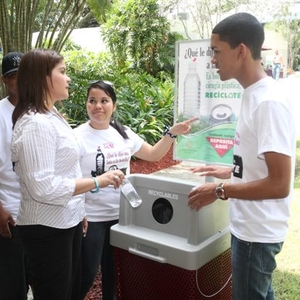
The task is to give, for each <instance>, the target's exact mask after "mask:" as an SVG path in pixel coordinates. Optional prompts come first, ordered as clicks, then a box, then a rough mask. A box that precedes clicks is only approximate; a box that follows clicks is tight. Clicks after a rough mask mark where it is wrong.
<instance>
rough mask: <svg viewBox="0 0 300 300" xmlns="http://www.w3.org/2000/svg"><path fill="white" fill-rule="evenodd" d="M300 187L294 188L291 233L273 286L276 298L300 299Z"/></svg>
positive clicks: (278, 299) (284, 247) (278, 264)
mask: <svg viewBox="0 0 300 300" xmlns="http://www.w3.org/2000/svg"><path fill="white" fill-rule="evenodd" d="M299 217H300V188H296V189H295V190H294V198H293V202H292V209H291V218H290V221H289V226H290V228H289V233H288V235H287V238H286V241H285V243H284V246H283V249H282V251H281V253H279V254H278V255H277V269H276V270H275V273H274V279H273V286H274V289H275V296H276V300H300V221H299V219H300V218H299Z"/></svg>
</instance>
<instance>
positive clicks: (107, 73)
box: [60, 50, 174, 144]
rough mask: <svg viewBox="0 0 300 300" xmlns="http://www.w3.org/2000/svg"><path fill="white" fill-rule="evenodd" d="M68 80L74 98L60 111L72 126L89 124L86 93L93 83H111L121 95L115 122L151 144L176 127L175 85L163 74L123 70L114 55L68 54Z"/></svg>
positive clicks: (64, 103) (66, 56) (118, 100)
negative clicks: (112, 57) (92, 81)
mask: <svg viewBox="0 0 300 300" xmlns="http://www.w3.org/2000/svg"><path fill="white" fill-rule="evenodd" d="M64 58H65V61H66V64H67V73H68V76H69V77H70V78H71V79H72V81H71V84H70V96H69V99H68V100H65V101H64V102H63V107H61V108H60V111H61V112H62V113H65V114H66V115H67V116H68V118H69V123H70V124H71V125H72V126H77V125H79V124H82V123H84V122H86V121H87V119H88V118H87V114H86V91H87V87H88V84H89V81H91V80H100V79H103V80H109V81H112V82H113V83H114V86H115V90H116V95H117V111H116V113H115V118H116V119H117V120H118V121H120V122H121V123H122V124H124V125H127V126H129V127H130V128H131V129H132V130H133V131H134V132H136V133H138V134H139V135H140V136H141V137H142V138H144V139H145V140H146V141H147V142H148V143H150V144H154V143H155V142H157V141H158V140H159V139H160V138H161V133H162V130H163V127H164V125H172V124H173V103H174V84H173V81H172V79H171V77H170V76H169V75H167V74H165V73H163V72H161V73H160V77H159V78H155V77H153V76H151V75H149V74H146V73H141V74H139V73H138V71H137V73H129V72H124V70H122V69H119V68H118V67H117V66H116V65H115V64H114V62H113V61H112V59H111V56H110V54H103V53H100V54H95V53H89V52H84V51H82V50H81V51H68V52H66V53H65V54H64Z"/></svg>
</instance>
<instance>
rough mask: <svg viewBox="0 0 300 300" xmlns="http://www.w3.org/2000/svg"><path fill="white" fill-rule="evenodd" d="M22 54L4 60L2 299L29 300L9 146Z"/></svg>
mask: <svg viewBox="0 0 300 300" xmlns="http://www.w3.org/2000/svg"><path fill="white" fill-rule="evenodd" d="M22 56H23V53H20V52H10V53H8V54H6V55H5V56H4V57H3V60H2V81H3V83H4V84H5V86H6V89H7V93H8V96H7V97H6V98H4V99H2V100H1V101H0V132H1V134H0V299H1V300H9V299H18V300H25V299H27V290H28V288H27V284H26V278H25V268H24V253H23V248H22V245H21V242H20V240H19V236H18V232H17V228H16V227H15V220H16V217H17V213H18V209H19V203H20V197H21V196H20V186H19V181H18V177H17V175H16V174H15V173H14V172H13V168H12V162H11V153H10V144H11V136H12V118H11V117H12V113H13V110H14V108H15V105H16V102H17V92H16V78H17V70H18V66H19V64H20V61H21V58H22Z"/></svg>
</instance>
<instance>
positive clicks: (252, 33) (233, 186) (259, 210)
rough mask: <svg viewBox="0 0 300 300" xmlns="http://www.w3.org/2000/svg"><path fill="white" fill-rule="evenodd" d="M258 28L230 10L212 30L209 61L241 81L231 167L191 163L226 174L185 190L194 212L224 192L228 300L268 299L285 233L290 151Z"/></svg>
mask: <svg viewBox="0 0 300 300" xmlns="http://www.w3.org/2000/svg"><path fill="white" fill-rule="evenodd" d="M263 41H264V29H263V26H262V25H261V24H260V23H259V22H258V20H257V19H256V18H255V17H254V16H252V15H250V14H247V13H237V14H234V15H232V16H230V17H227V18H226V19H224V20H222V21H221V22H220V23H218V24H217V25H216V26H215V28H214V29H213V31H212V36H211V48H212V50H213V51H214V55H213V57H212V63H213V64H214V65H215V66H216V68H217V70H218V71H217V72H218V74H219V75H220V79H221V80H228V79H232V78H235V79H236V80H238V81H239V83H240V84H241V85H242V86H243V87H244V89H245V90H244V94H243V99H242V104H241V111H240V114H239V119H238V122H237V127H236V133H235V139H234V157H233V168H228V167H220V166H205V167H198V168H194V170H193V171H194V172H202V174H201V175H203V176H214V177H216V178H219V179H229V178H230V177H231V181H230V183H206V184H203V185H201V186H199V187H197V188H196V189H193V190H192V191H191V192H190V193H189V201H188V204H189V206H190V207H191V208H192V209H196V210H199V209H201V208H202V207H204V206H206V205H209V204H211V203H213V202H214V201H215V200H216V199H221V200H222V201H224V200H227V199H228V198H231V200H230V201H231V203H230V219H231V222H230V229H231V234H232V240H231V253H232V299H233V300H260V299H264V300H273V299H274V291H273V288H272V273H273V271H274V269H275V268H276V260H275V256H276V254H278V253H279V252H280V251H281V248H282V245H283V242H284V239H285V237H286V234H287V231H288V219H289V216H290V212H289V208H290V201H291V199H292V190H293V177H294V167H295V152H296V134H295V132H296V130H295V122H294V116H293V110H292V106H291V104H290V103H289V101H288V99H287V97H286V93H284V91H282V90H281V89H280V86H279V85H278V82H277V81H275V80H274V79H273V78H271V77H268V76H267V75H266V73H265V72H264V70H263V69H262V68H261V47H262V44H263Z"/></svg>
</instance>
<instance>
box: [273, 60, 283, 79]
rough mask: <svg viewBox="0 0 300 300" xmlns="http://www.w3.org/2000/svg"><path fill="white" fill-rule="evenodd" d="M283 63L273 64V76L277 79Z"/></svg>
mask: <svg viewBox="0 0 300 300" xmlns="http://www.w3.org/2000/svg"><path fill="white" fill-rule="evenodd" d="M280 69H281V64H274V66H273V78H274V79H275V80H278V79H279V75H280Z"/></svg>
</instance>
